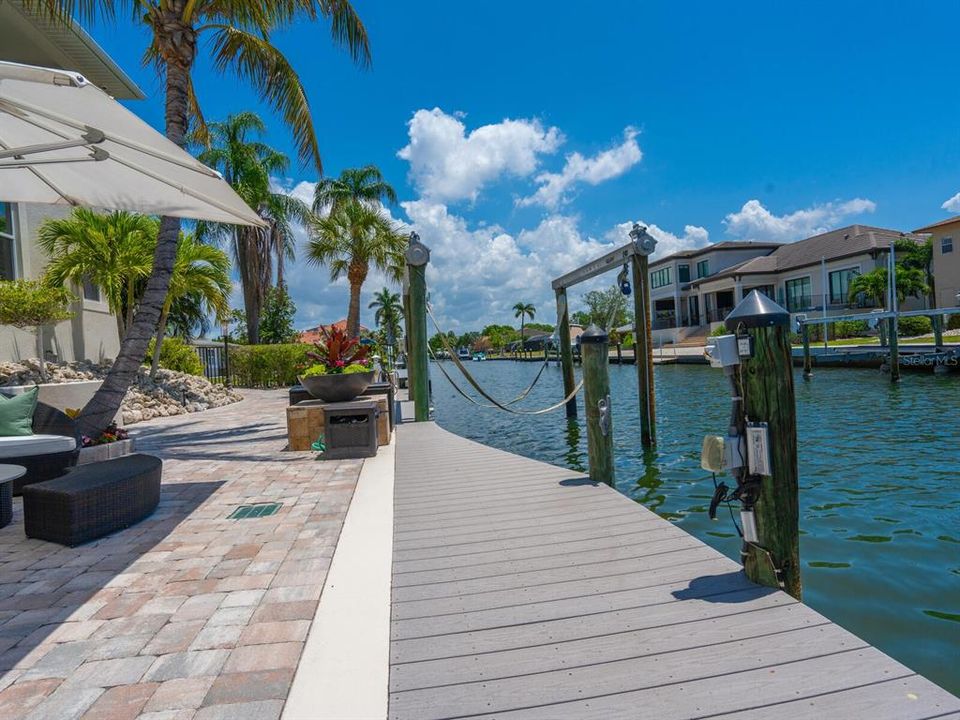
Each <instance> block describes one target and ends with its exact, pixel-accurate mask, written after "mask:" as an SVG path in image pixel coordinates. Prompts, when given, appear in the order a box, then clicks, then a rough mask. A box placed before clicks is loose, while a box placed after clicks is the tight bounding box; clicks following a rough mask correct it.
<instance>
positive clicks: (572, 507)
mask: <svg viewBox="0 0 960 720" xmlns="http://www.w3.org/2000/svg"><path fill="white" fill-rule="evenodd" d="M395 482H396V484H395V494H394V550H393V589H392V596H393V597H392V620H391V643H390V655H391V666H390V699H389V717H390V718H394V719H396V720H431V719H439V718H501V719H504V720H507V719H510V718H523V719H524V720H527V719H534V718H544V719H550V720H554V719H559V718H576V719H578V720H579V719H582V718H604V719H605V720H606V719H612V718H652V719H654V718H655V719H656V720H672V719H679V718H737V719H738V720H766V719H767V718H776V719H777V720H794V719H797V718H811V719H815V720H848V719H856V718H866V719H867V720H921V719H927V718H929V719H931V720H932V718H954V719H955V720H956V719H957V718H960V699H958V698H956V697H954V696H953V695H951V694H950V693H947V692H946V691H945V690H943V689H941V688H940V687H938V686H936V685H934V684H933V683H931V682H929V681H928V680H926V679H924V678H922V677H920V676H918V675H917V674H916V673H914V672H912V671H911V670H909V669H908V668H906V667H905V666H903V665H901V664H900V663H898V662H896V661H894V660H893V659H891V658H890V657H888V656H887V655H884V654H883V653H882V652H880V651H879V650H876V649H875V648H873V647H871V646H870V645H869V644H868V643H867V642H865V641H863V640H861V639H860V638H858V637H856V636H855V635H853V634H851V633H849V632H847V631H846V630H844V629H843V628H841V627H839V626H838V625H835V624H833V623H832V622H830V621H829V620H827V619H826V618H825V617H823V616H822V615H820V614H818V613H817V612H815V611H813V610H811V609H810V608H808V607H807V606H805V605H803V604H801V603H798V602H796V601H795V600H794V599H793V598H791V597H790V596H788V595H786V594H785V593H782V592H779V591H771V590H769V589H766V588H761V587H758V586H755V585H752V584H751V583H750V582H748V581H747V580H746V579H745V578H744V576H743V574H742V572H741V571H740V566H739V565H738V564H736V563H734V562H732V561H731V560H729V559H727V558H726V557H724V556H723V555H721V554H720V553H718V552H716V551H715V550H713V549H712V548H710V547H708V546H707V545H705V544H704V543H702V542H700V541H699V540H697V539H696V538H694V537H692V536H691V535H689V534H687V533H686V532H684V531H683V530H681V529H680V528H678V527H676V526H674V525H672V524H671V523H669V522H667V521H666V520H663V519H661V518H660V517H659V516H657V515H656V514H654V513H652V512H650V511H648V510H647V509H645V508H644V507H642V506H640V505H639V504H637V503H635V502H633V501H631V500H629V499H628V498H626V497H624V496H622V495H620V494H619V493H617V492H615V491H613V490H611V489H610V488H607V487H606V486H594V485H592V484H591V483H590V482H589V480H588V479H587V478H586V477H585V476H583V475H580V474H578V473H575V472H572V471H569V470H565V469H563V468H559V467H555V466H552V465H547V464H545V463H541V462H537V461H534V460H529V459H527V458H523V457H519V456H516V455H511V454H509V453H505V452H501V451H499V450H495V449H493V448H490V447H487V446H484V445H480V444H477V443H474V442H471V441H469V440H465V439H463V438H461V437H458V436H456V435H453V434H451V433H448V432H446V431H444V430H442V429H440V428H439V427H437V426H436V425H435V424H434V423H432V422H431V423H427V422H424V423H407V424H404V425H401V426H399V427H398V428H397V460H396V481H395ZM918 642H922V639H919V638H918Z"/></svg>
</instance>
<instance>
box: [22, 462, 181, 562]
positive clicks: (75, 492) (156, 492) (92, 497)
mask: <svg viewBox="0 0 960 720" xmlns="http://www.w3.org/2000/svg"><path fill="white" fill-rule="evenodd" d="M162 469H163V463H162V461H161V460H160V458H157V457H153V456H152V455H141V454H134V455H126V456H124V457H122V458H117V459H115V460H107V461H105V462H99V463H90V464H89V465H80V466H79V467H76V468H74V469H73V470H71V471H70V472H68V473H67V474H66V475H64V476H62V477H59V478H56V479H54V480H47V481H46V482H41V483H31V484H30V485H28V486H26V487H25V488H24V489H23V521H24V530H25V531H26V533H27V537H31V538H37V539H39V540H48V541H50V542H55V543H60V544H61V545H70V546H71V547H72V546H74V545H79V544H80V543H84V542H87V541H89V540H94V539H96V538H98V537H102V536H103V535H108V534H110V533H112V532H115V531H117V530H122V529H123V528H126V527H130V526H131V525H133V524H134V523H136V522H139V521H140V520H142V519H143V518H145V517H147V516H148V515H150V514H151V513H152V512H153V511H154V510H155V509H156V507H157V503H159V502H160V475H161V472H162Z"/></svg>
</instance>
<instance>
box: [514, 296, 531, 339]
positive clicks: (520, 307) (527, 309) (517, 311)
mask: <svg viewBox="0 0 960 720" xmlns="http://www.w3.org/2000/svg"><path fill="white" fill-rule="evenodd" d="M536 314H537V309H536V308H535V307H534V306H533V305H531V304H530V303H523V302H518V303H517V304H516V305H514V306H513V316H514V317H515V318H520V349H521V350H523V347H524V345H525V344H526V338H525V337H524V336H523V328H524V322H525V321H526V319H527V318H528V317H529V318H530V319H531V320H533V318H534V317H536Z"/></svg>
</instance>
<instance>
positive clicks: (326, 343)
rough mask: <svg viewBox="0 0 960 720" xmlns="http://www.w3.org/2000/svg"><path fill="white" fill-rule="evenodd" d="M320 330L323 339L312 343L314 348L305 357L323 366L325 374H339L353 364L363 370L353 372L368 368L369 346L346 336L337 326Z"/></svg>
mask: <svg viewBox="0 0 960 720" xmlns="http://www.w3.org/2000/svg"><path fill="white" fill-rule="evenodd" d="M321 332H322V334H323V340H322V341H321V342H318V343H314V349H313V350H312V351H309V352H307V357H308V358H310V359H311V360H313V362H314V365H320V366H322V367H324V368H325V369H326V373H325V374H329V375H339V374H341V373H345V372H347V368H349V367H352V366H354V365H361V366H363V370H360V371H357V370H354V371H353V372H364V371H366V370H369V369H370V368H369V360H367V353H369V352H370V348H369V346H367V345H363V344H361V343H360V341H359V340H358V339H357V338H355V337H350V336H348V335H347V333H346V332H344V331H343V330H340V329H339V328H337V327H331V328H329V329H327V328H321Z"/></svg>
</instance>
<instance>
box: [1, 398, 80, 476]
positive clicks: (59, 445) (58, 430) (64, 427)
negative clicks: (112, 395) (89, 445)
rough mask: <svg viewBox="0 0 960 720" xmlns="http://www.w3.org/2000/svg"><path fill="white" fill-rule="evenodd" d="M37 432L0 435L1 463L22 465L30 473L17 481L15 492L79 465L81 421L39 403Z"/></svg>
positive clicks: (34, 425)
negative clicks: (79, 424)
mask: <svg viewBox="0 0 960 720" xmlns="http://www.w3.org/2000/svg"><path fill="white" fill-rule="evenodd" d="M33 432H34V434H33V435H23V436H16V437H0V463H7V464H11V465H22V466H23V467H25V468H26V469H27V473H26V475H24V476H23V477H22V478H20V479H19V480H14V481H13V494H14V495H19V494H20V491H21V490H22V489H23V486H24V485H28V484H30V483H35V482H43V481H45V480H51V479H53V478H55V477H59V476H60V475H63V474H64V473H65V472H66V471H67V469H68V468H70V467H72V466H73V465H76V463H77V457H78V456H79V454H80V436H79V433H78V432H77V424H76V423H75V422H74V421H73V420H71V419H70V418H69V417H67V416H66V415H65V414H64V413H62V412H60V411H59V410H57V409H56V408H54V407H51V406H49V405H45V404H44V403H37V408H36V410H35V411H34V413H33Z"/></svg>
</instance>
